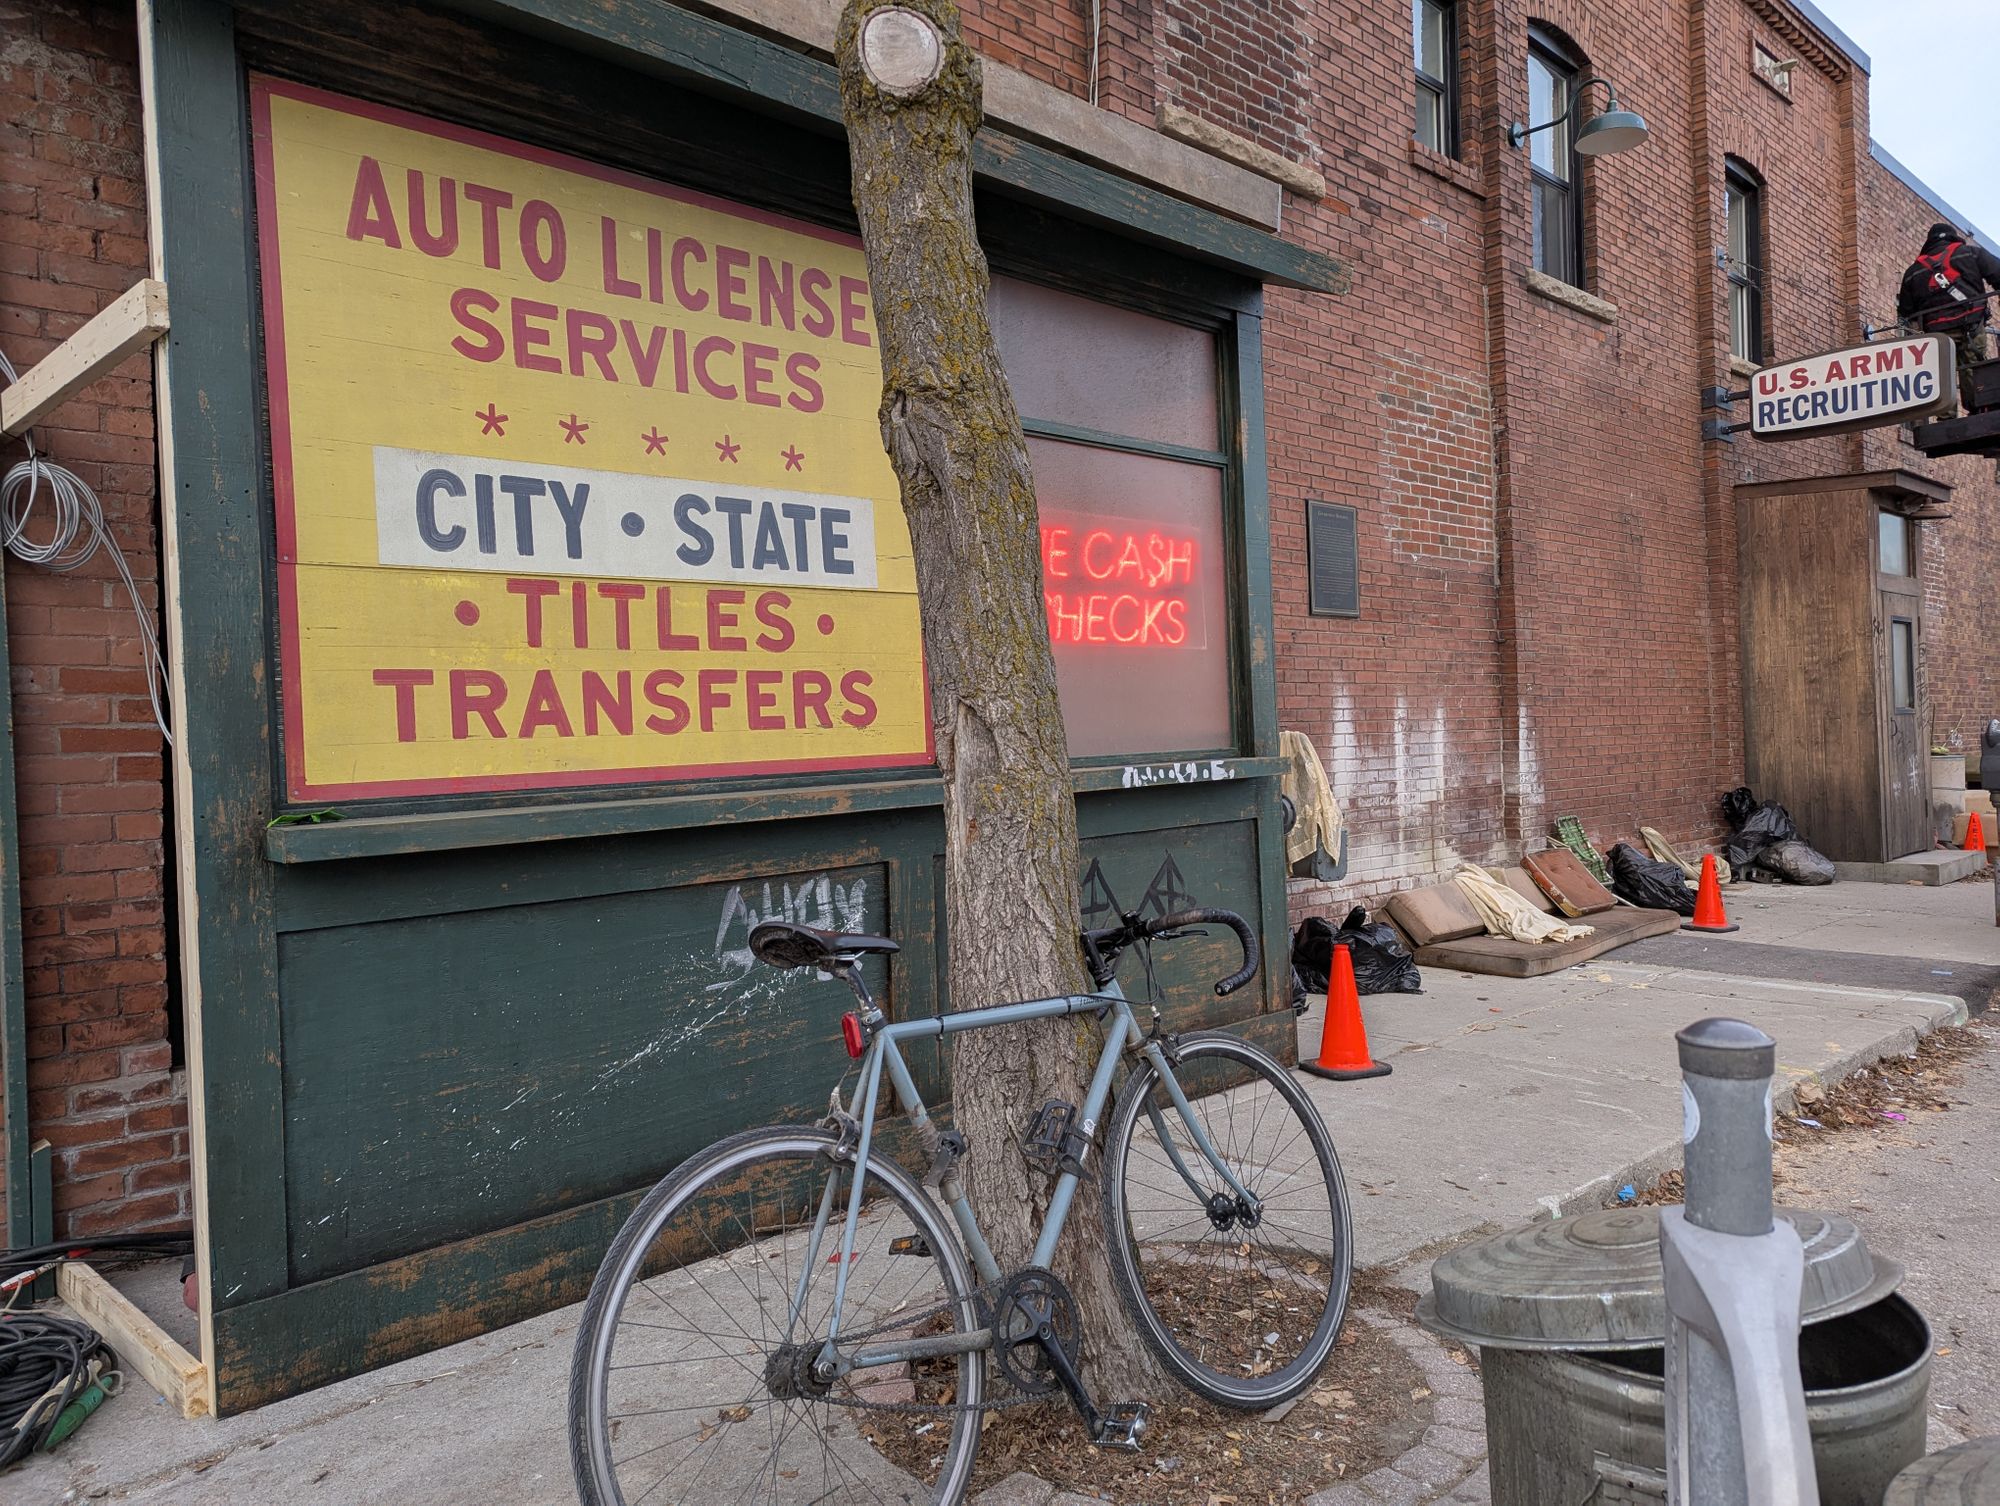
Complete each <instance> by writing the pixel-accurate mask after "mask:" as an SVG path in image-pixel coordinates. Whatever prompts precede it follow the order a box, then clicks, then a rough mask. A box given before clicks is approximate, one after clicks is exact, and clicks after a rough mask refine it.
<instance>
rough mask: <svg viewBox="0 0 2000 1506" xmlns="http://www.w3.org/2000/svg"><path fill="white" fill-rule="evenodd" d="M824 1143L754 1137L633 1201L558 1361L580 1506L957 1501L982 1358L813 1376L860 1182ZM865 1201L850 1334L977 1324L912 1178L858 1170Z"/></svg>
mask: <svg viewBox="0 0 2000 1506" xmlns="http://www.w3.org/2000/svg"><path fill="white" fill-rule="evenodd" d="M836 1143H837V1142H836V1140H835V1138H834V1137H833V1136H832V1135H831V1134H828V1133H827V1132H825V1131H821V1130H809V1129H785V1128H771V1129H761V1130H750V1131H748V1132H746V1133H744V1134H740V1135H736V1136H733V1137H731V1138H730V1139H727V1140H723V1141H720V1142H718V1143H717V1144H715V1145H712V1146H710V1147H709V1148H708V1149H707V1150H705V1151H703V1152H701V1153H700V1154H699V1155H697V1156H695V1157H694V1158H693V1159H691V1160H689V1161H687V1162H685V1163H683V1164H682V1165H681V1166H680V1167H679V1168H678V1169H677V1170H675V1171H674V1172H673V1173H672V1175H670V1176H668V1177H667V1178H666V1180H665V1181H663V1182H661V1183H660V1184H659V1185H658V1186H657V1187H655V1188H654V1189H653V1190H652V1191H651V1192H650V1193H648V1194H647V1195H646V1197H645V1198H644V1199H642V1200H641V1202H640V1203H639V1206H638V1207H637V1208H636V1209H634V1210H633V1213H632V1216H631V1217H630V1218H629V1219H628V1220H627V1221H626V1224H625V1227H624V1228H623V1229H621V1230H620V1231H619V1233H618V1237H617V1239H616V1240H614V1241H613V1243H612V1246H611V1249H610V1251H609V1252H608V1253H607V1254H606V1255H605V1257H604V1262H603V1264H602V1265H601V1266H600V1267H599V1268H598V1272H597V1277H596V1280H595V1281H593V1282H592V1284H591V1288H590V1298H589V1300H588V1301H587V1302H586V1303H585V1305H584V1312H583V1321H582V1324H581V1326H580V1328H579V1329H578V1332H577V1338H576V1354H575V1358H574V1360H573V1362H572V1365H571V1370H570V1400H569V1426H570V1461H571V1464H572V1466H573V1468H574V1470H575V1473H576V1485H577V1494H578V1495H579V1496H580V1497H581V1499H582V1500H583V1502H584V1506H638V1503H640V1502H641V1501H644V1502H646V1503H647V1506H672V1503H675V1502H686V1503H689V1506H714V1503H715V1502H718V1501H746V1502H756V1503H772V1506H778V1503H787V1506H789V1503H797V1506H804V1503H807V1502H814V1503H819V1502H825V1503H829V1506H831V1503H849V1502H868V1503H871V1506H874V1503H882V1502H897V1503H912V1506H914V1503H919V1502H931V1503H950V1502H956V1501H957V1500H958V1499H959V1496H960V1494H961V1493H962V1492H963V1490H964V1488H965V1483H966V1481H967V1480H968V1479H970V1478H971V1474H972V1460H973V1455H974V1453H975V1452H976V1450H977V1448H978V1445H979V1405H980V1402H981V1401H982V1400H983V1398H984V1394H985V1355H984V1353H983V1352H978V1353H970V1354H958V1355H948V1356H945V1357H943V1358H932V1359H917V1360H913V1361H904V1362H901V1363H898V1364H896V1365H893V1366H888V1365H885V1366H875V1367H870V1368H865V1369H860V1368H858V1369H855V1370H853V1371H851V1372H849V1373H848V1374H847V1375H846V1376H844V1377H841V1378H839V1379H833V1380H822V1379H821V1378H819V1377H818V1376H817V1375H816V1374H815V1372H814V1369H813V1364H812V1361H813V1359H814V1357H815V1356H816V1355H817V1354H818V1353H819V1350H820V1345H821V1344H822V1342H823V1341H824V1340H825V1338H826V1337H827V1332H828V1321H829V1318H830V1317H831V1314H832V1307H833V1295H834V1285H835V1279H836V1277H837V1275H838V1274H839V1271H840V1269H841V1266H842V1260H841V1249H840V1239H841V1226H842V1223H843V1221H844V1220H845V1218H846V1216H847V1203H848V1192H849V1190H850V1189H851V1188H852V1186H853V1176H854V1168H853V1165H852V1163H851V1162H848V1161H836V1160H834V1159H833V1158H832V1156H831V1155H830V1152H831V1151H832V1150H833V1148H834V1146H835V1145H836ZM864 1198H865V1202H864V1205H863V1208H862V1213H861V1223H860V1227H859V1229H858V1230H857V1232H856V1235H855V1242H854V1250H853V1253H852V1254H851V1255H850V1256H849V1257H848V1259H847V1261H846V1268H847V1294H846V1299H845V1302H844V1304H843V1306H842V1309H841V1319H840V1335H841V1337H842V1339H843V1342H844V1341H845V1340H847V1339H854V1340H857V1341H865V1342H868V1343H871V1344H876V1345H885V1344H891V1343H894V1342H896V1341H898V1340H903V1339H916V1338H923V1337H928V1336H933V1335H940V1334H947V1333H954V1332H958V1333H964V1332H970V1331H972V1330H974V1329H976V1328H978V1327H979V1326H980V1325H979V1317H978V1311H977V1305H976V1302H975V1298H974V1291H973V1281H972V1277H971V1274H970V1272H969V1271H968V1270H967V1267H966V1263H965V1257H964V1254H963V1252H962V1250H961V1249H960V1247H959V1244H958V1241H957V1240H956V1239H955V1238H954V1237H953V1236H952V1233H951V1231H950V1230H949V1229H948V1228H947V1227H946V1225H945V1223H944V1221H943V1219H942V1218H941V1217H940V1216H939V1214H938V1212H937V1208H936V1205H935V1204H933V1203H932V1202H931V1200H930V1199H929V1197H927V1196H926V1195H925V1193H924V1191H923V1189H922V1188H921V1187H920V1186H919V1185H918V1184H917V1183H916V1182H915V1181H914V1180H913V1179H912V1178H911V1177H910V1175H909V1173H908V1172H906V1171H904V1170H903V1168H902V1167H900V1166H898V1165H897V1164H896V1163H895V1162H893V1161H891V1160H889V1159H888V1158H887V1157H875V1158H873V1159H871V1162H870V1165H869V1167H868V1180H867V1184H866V1187H865V1189H864ZM822 1209H826V1210H827V1216H826V1217H825V1218H824V1220H822V1219H821V1210H822ZM816 1229H817V1230H818V1232H817V1233H815V1230H816Z"/></svg>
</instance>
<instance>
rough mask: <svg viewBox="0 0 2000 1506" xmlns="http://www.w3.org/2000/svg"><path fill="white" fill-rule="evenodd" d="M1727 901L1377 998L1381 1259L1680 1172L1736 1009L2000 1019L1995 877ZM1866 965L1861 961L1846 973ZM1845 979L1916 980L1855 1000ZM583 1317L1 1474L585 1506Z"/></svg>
mask: <svg viewBox="0 0 2000 1506" xmlns="http://www.w3.org/2000/svg"><path fill="white" fill-rule="evenodd" d="M1728 897H1729V904H1730V913H1731V917H1732V918H1733V919H1735V920H1737V921H1739V922H1740V923H1741V924H1742V927H1743V929H1742V930H1741V931H1740V932H1737V933H1735V934H1734V935H1731V936H1727V937H1720V938H1714V939H1709V938H1701V939H1699V940H1696V939H1694V938H1686V939H1687V940H1688V942H1689V946H1690V949H1689V950H1687V951H1685V952H1683V953H1681V954H1678V955H1677V958H1676V960H1674V961H1673V962H1672V963H1671V964H1669V963H1662V962H1658V961H1652V962H1640V963H1635V962H1625V961H1619V960H1615V959H1616V957H1617V956H1619V955H1622V954H1614V957H1613V958H1611V959H1605V960H1601V961H1599V962H1596V963H1589V964H1585V965H1584V966H1583V967H1580V968H1576V969H1572V970H1571V971H1570V972H1568V973H1564V974H1559V975H1557V976H1555V977H1552V978H1544V979H1534V980H1527V981H1514V980H1503V979H1489V978H1473V977H1470V976H1467V975H1462V974H1456V973H1441V972H1432V973H1430V974H1427V975H1426V977H1425V980H1424V981H1425V987H1426V992H1425V993H1423V994H1421V995H1386V996H1379V997H1374V998H1370V999H1368V1000H1366V1001H1365V1005H1366V1008H1365V1014H1366V1018H1367V1021H1368V1028H1369V1034H1370V1040H1371V1044H1372V1045H1373V1047H1374V1050H1375V1053H1376V1055H1377V1056H1378V1058H1380V1059H1382V1060H1385V1061H1388V1062H1390V1063H1392V1064H1393V1066H1394V1067H1395V1072H1394V1075H1392V1076H1390V1077H1387V1078H1379V1079H1373V1080H1369V1081H1363V1082H1356V1083H1330V1082H1322V1081H1320V1080H1318V1079H1309V1080H1308V1081H1310V1082H1311V1086H1312V1091H1313V1094H1314V1097H1315V1100H1316V1101H1317V1102H1318V1103H1319V1105H1320V1107H1321V1109H1322V1111H1323V1113H1324V1114H1325V1116H1326V1118H1327V1121H1328V1123H1329V1124H1330V1125H1331V1127H1332V1129H1333V1133H1334V1138H1335V1141H1336V1143H1337V1144H1338V1145H1339V1147H1340V1154H1341V1158H1342V1161H1343V1164H1344V1166H1345V1169H1346V1174H1347V1180H1348V1186H1349V1191H1350V1193H1351V1195H1352V1198H1353V1205H1354V1216H1355V1223H1356V1229H1357V1235H1358V1245H1359V1257H1360V1259H1361V1261H1362V1262H1363V1263H1367V1264H1379V1263H1396V1262H1400V1261H1402V1260H1404V1259H1406V1258H1408V1257H1410V1256H1411V1255H1413V1254H1414V1253H1416V1252H1419V1251H1422V1250H1425V1249H1426V1248H1428V1247H1433V1246H1437V1245H1440V1244H1446V1243H1450V1242H1453V1241H1456V1240H1458V1239H1462V1238H1464V1237H1466V1236H1467V1235H1470V1234H1473V1233H1475V1232H1478V1231H1480V1230H1483V1229H1497V1228H1501V1227H1505V1226H1508V1225H1511V1224H1515V1223H1519V1222H1522V1221H1524V1220H1526V1219H1529V1218H1532V1217H1535V1216H1538V1215H1539V1216H1546V1215H1547V1214H1549V1213H1551V1212H1555V1211H1558V1210H1560V1211H1570V1210H1573V1209H1577V1208H1580V1207H1584V1206H1594V1205H1596V1204H1597V1203H1600V1202H1602V1201H1604V1200H1606V1198H1607V1197H1608V1196H1609V1195H1610V1194H1611V1193H1612V1192H1614V1191H1615V1188H1616V1186H1617V1184H1618V1183H1619V1182H1620V1181H1622V1180H1626V1179H1629V1178H1631V1177H1633V1176H1635V1175H1640V1174H1643V1173H1644V1172H1645V1171H1648V1170H1658V1169H1664V1168H1665V1167H1667V1166H1670V1165H1672V1164H1675V1162H1676V1161H1677V1158H1678V1154H1679V1130H1680V1091H1679V1086H1678V1077H1677V1073H1676V1070H1675V1064H1674V1046H1673V1032H1674V1031H1675V1030H1677V1029H1679V1028H1680V1027H1681V1026H1682V1025H1685V1024H1687V1023H1688V1022H1689V1021H1691V1020H1694V1019H1697V1018H1699V1017H1701V1016H1703V1015H1706V1014H1718V1013H1727V1014H1734V1015H1739V1016H1741V1017H1743V1018H1746V1019H1749V1020H1751V1021H1753V1022H1755V1023H1756V1024H1758V1025H1761V1026H1762V1027H1763V1028H1764V1029H1766V1030H1768V1031H1770V1032H1771V1033H1772V1034H1773V1035H1774V1036H1775V1037H1776V1038H1777V1040H1778V1043H1779V1061H1780V1063H1781V1064H1782V1068H1783V1072H1784V1075H1785V1076H1786V1077H1787V1078H1788V1079H1790V1080H1791V1081H1797V1080H1799V1079H1801V1078H1803V1077H1805V1076H1808V1075H1815V1074H1817V1075H1821V1076H1825V1077H1834V1076H1838V1075H1840V1074H1841V1073H1843V1072H1845V1071H1847V1070H1851V1068H1852V1067H1853V1066H1854V1065H1855V1064H1857V1063H1858V1062H1862V1061H1865V1060H1868V1059H1871V1058H1873V1057H1876V1056H1880V1055H1882V1054H1885V1053H1887V1052H1891V1051H1899V1050H1905V1049H1908V1047H1909V1046H1910V1044H1911V1043H1912V1042H1913V1040H1914V1038H1915V1035H1916V1033H1917V1032H1920V1031H1924V1030H1928V1029H1930V1028H1933V1027H1934V1026H1936V1025H1938V1024H1941V1023H1946V1022H1950V1021H1953V1020H1956V1019H1958V1018H1960V1017H1962V1015H1963V1013H1964V1011H1965V1008H1966V1003H1965V1001H1963V1000H1962V999H1961V997H1959V995H1958V994H1957V992H1956V991H1955V985H1956V986H1963V985H1965V984H1966V983H1967V982H1968V980H1970V982H1971V983H1972V984H1973V985H1974V986H1975V991H1977V992H1979V994H1980V996H1979V997H1976V998H1974V999H1973V1000H1972V1004H1973V1006H1974V1007H1975V1008H1983V1007H1984V1004H1985V1002H1986V1000H1985V997H1984V993H1985V992H1989V991H1990V982H1989V981H1988V980H1989V972H1988V970H1989V969H1992V968H1995V967H2000V931H1996V929H1995V927H1994V925H1993V921H1992V909H1991V902H1992V901H1991V894H1990V892H1989V890H1988V888H1987V886H1985V885H1983V884H1961V885H1952V886H1946V887H1943V888H1928V889H1904V888H1900V887H1895V886H1884V885H1873V884H1840V885H1834V886H1832V887H1831V888H1828V889H1819V890H1799V889H1775V888H1762V887H1740V888H1737V889H1733V890H1731V891H1729V896H1728ZM1675 939H1676V938H1661V940H1662V941H1673V940H1675ZM1732 947H1733V948H1735V950H1734V951H1731V950H1730V949H1731V948H1732ZM1787 953H1789V954H1790V955H1789V964H1796V963H1798V962H1800V961H1801V960H1804V961H1809V962H1810V963H1811V964H1812V966H1811V967H1810V968H1805V967H1799V966H1793V968H1792V970H1793V971H1795V972H1800V971H1803V972H1816V973H1821V974H1825V973H1831V974H1832V975H1833V979H1832V981H1805V982H1801V981H1798V980H1797V979H1795V978H1787V977H1783V976H1771V975H1769V970H1770V966H1771V965H1773V964H1774V960H1775V962H1777V963H1786V962H1787V955H1786V954H1787ZM1850 957H1851V958H1855V959H1861V960H1855V961H1851V962H1850V961H1844V960H1841V959H1845V958H1850ZM1869 959H1872V960H1869ZM1789 964H1788V965H1789ZM1739 965H1740V970H1732V969H1733V968H1737V967H1738V966H1739ZM1884 967H1887V968H1889V969H1890V971H1889V972H1888V973H1886V974H1885V973H1884V972H1883V971H1882V969H1883V968H1884ZM1847 973H1853V974H1855V975H1856V976H1861V975H1863V974H1865V975H1866V976H1868V977H1870V978H1874V979H1876V980H1878V981H1879V980H1880V979H1881V978H1883V977H1885V976H1890V977H1895V978H1900V979H1903V980H1905V981H1906V982H1907V983H1908V985H1909V986H1906V987H1891V988H1880V987H1870V986H1860V985H1850V984H1849V983H1847V982H1844V981H1842V977H1843V976H1844V975H1845V974H1847ZM1921 982H1929V983H1930V984H1932V985H1934V986H1932V987H1922V986H1919V984H1920V983H1921ZM1319 1025H1320V1017H1319V1012H1318V1011H1317V1010H1315V1011H1314V1012H1313V1013H1312V1014H1310V1015H1308V1016H1307V1017H1305V1018H1304V1019H1303V1020H1302V1021H1301V1046H1302V1050H1304V1051H1306V1052H1311V1051H1312V1050H1314V1049H1315V1048H1316V1046H1317V1042H1318V1036H1319ZM576 1321H577V1309H574V1308H571V1309H566V1310H564V1311H562V1312H558V1313H552V1314H548V1315H546V1316H544V1317H541V1318H537V1319H534V1320H531V1321H530V1322H527V1323H522V1324H517V1325H515V1326H514V1327H511V1328H508V1329H504V1330H501V1331H500V1332H497V1333H493V1334H488V1335H486V1336H485V1337H483V1338H479V1339H475V1340H471V1341H469V1342H467V1343H464V1344H459V1345H455V1346H453V1347H452V1348H450V1349H446V1350H441V1351H439V1352H437V1353H435V1354H430V1355H425V1356H422V1357H420V1358H417V1359H414V1360H409V1361H405V1362H404V1363H402V1364H399V1365H394V1366H391V1367H389V1368H388V1369H385V1370H381V1371H377V1372H375V1373H373V1374H371V1375H366V1376H362V1377H359V1378H357V1379H355V1380H351V1381H346V1382H343V1383H341V1384H339V1385H335V1386H329V1387H326V1388H324V1389H322V1390H319V1391H315V1392H312V1393H310V1394H308V1395H305V1396H302V1397H297V1398H294V1399H292V1400H291V1401H287V1402H282V1403H279V1404H277V1405H274V1406H270V1407H266V1408H263V1409H262V1410H260V1411H258V1412H254V1413H251V1414H248V1415H246V1416H242V1417H233V1418H228V1419H225V1420H223V1421H220V1422H199V1423H190V1422H185V1421H183V1420H181V1419H180V1417H179V1416H178V1415H176V1414H173V1413H172V1412H171V1411H170V1410H169V1409H168V1408H167V1407H166V1406H165V1405H164V1404H162V1403H160V1402H158V1401H157V1399H156V1398H155V1397H153V1396H152V1395H151V1394H150V1393H144V1394H142V1393H143V1387H135V1388H134V1389H133V1390H131V1391H128V1392H127V1393H126V1394H124V1395H121V1396H119V1397H117V1398H115V1399H114V1400H113V1401H112V1402H110V1403H108V1404H107V1405H106V1406H105V1407H104V1408H103V1409H102V1411H100V1413H99V1414H98V1415H97V1416H96V1417H94V1418H93V1419H92V1420H91V1421H90V1423H89V1424H88V1425H87V1426H85V1427H84V1428H83V1429H82V1430H81V1431H80V1432H79V1433H78V1434H77V1435H76V1436H75V1437H74V1438H73V1439H71V1440H70V1441H69V1442H68V1443H66V1444H65V1445H64V1446H63V1448H62V1450H61V1451H60V1453H58V1454H56V1455H53V1456H42V1457H38V1458H36V1459H35V1460H34V1461H33V1462H32V1463H30V1464H28V1465H26V1466H24V1467H23V1468H21V1469H18V1470H16V1471H14V1472H12V1473H11V1474H9V1475H7V1476H6V1477H4V1479H0V1499H4V1500H5V1501H6V1502H7V1503H8V1506H16V1503H19V1506H52V1503H59V1502H61V1503H67V1502H75V1501H81V1500H112V1501H123V1502H136V1503H142V1506H167V1503H173V1506H266V1503H268V1502H271V1501H273V1500H284V1501H286V1502H288V1503H307V1502H326V1503H329V1506H372V1503H382V1506H461V1503H478V1506H545V1503H559V1502H568V1501H571V1500H573V1499H574V1497H573V1495H572V1491H571V1486H570V1482H569V1466H568V1458H567V1452H566V1448H567V1445H566V1441H565V1434H564V1402H565V1393H566V1388H567V1384H568V1367H569V1349H570V1344H571V1342H572V1341H573V1338H574V1334H575V1328H576Z"/></svg>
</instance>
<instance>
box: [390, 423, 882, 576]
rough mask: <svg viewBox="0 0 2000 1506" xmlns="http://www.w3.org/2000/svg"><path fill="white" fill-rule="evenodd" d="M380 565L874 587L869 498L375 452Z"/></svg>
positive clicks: (394, 451)
mask: <svg viewBox="0 0 2000 1506" xmlns="http://www.w3.org/2000/svg"><path fill="white" fill-rule="evenodd" d="M375 531H376V544H377V549H378V551H379V558H380V561H381V563H383V564H385V565H414V566H419V567H422V568H426V569H432V570H490V571H498V572H504V573H506V574H509V575H588V576H612V577H618V578H621V579H626V580H685V581H741V582H748V583H750V584H754V585H760V586H778V587H781V586H787V585H790V586H832V587H836V588H841V589H846V590H854V591H872V590H874V589H875V585H876V560H875V504H874V503H873V502H871V501H870V500H869V499H868V498H866V497H839V496H829V495H825V494H822V493H817V492H795V491H775V490H772V489H770V488H767V487H758V486H747V485H746V486H732V485H729V484H727V483H724V484H722V485H717V484H716V483H714V482H709V481H686V480H679V479H676V478H673V477H666V476H638V475H633V474H630V473H629V472H623V471H595V470H583V469H580V468H575V467H570V466H552V465H536V464H532V463H519V462H512V461H496V460H488V459H482V458H480V457H478V456H475V455H447V454H442V453H439V452H437V451H433V450H400V449H392V448H390V447H388V446H386V445H378V446H377V447H376V449H375Z"/></svg>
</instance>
